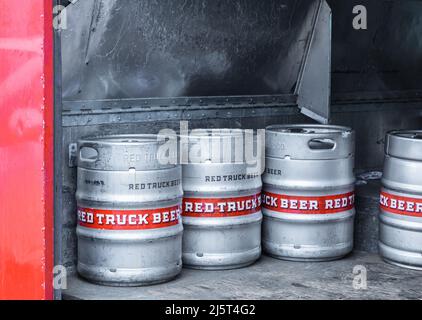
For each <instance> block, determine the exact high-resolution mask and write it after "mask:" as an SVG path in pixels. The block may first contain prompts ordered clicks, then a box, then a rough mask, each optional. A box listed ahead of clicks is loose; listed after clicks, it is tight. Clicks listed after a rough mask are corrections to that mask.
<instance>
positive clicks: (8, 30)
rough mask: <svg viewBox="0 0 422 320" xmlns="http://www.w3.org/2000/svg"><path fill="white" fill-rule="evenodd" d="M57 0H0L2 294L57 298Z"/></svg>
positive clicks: (0, 277) (0, 254)
mask: <svg viewBox="0 0 422 320" xmlns="http://www.w3.org/2000/svg"><path fill="white" fill-rule="evenodd" d="M52 7H53V5H52V0H31V1H10V0H0V182H1V185H0V299H51V298H52V292H53V290H52V265H53V28H52V26H53V23H52V14H53V12H52Z"/></svg>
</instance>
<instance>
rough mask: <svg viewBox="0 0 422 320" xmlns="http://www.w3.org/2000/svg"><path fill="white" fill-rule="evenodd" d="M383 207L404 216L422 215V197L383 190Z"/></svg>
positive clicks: (381, 198) (381, 201)
mask: <svg viewBox="0 0 422 320" xmlns="http://www.w3.org/2000/svg"><path fill="white" fill-rule="evenodd" d="M380 206H381V209H382V210H384V211H386V212H389V213H394V214H400V215H404V216H412V217H422V199H421V198H419V199H418V198H410V197H403V196H397V195H395V194H391V193H388V192H381V197H380Z"/></svg>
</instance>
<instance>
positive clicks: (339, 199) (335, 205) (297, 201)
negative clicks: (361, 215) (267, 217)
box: [262, 192, 355, 214]
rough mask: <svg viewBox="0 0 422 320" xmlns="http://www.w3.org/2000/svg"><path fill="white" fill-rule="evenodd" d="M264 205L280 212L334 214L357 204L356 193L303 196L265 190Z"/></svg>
mask: <svg viewBox="0 0 422 320" xmlns="http://www.w3.org/2000/svg"><path fill="white" fill-rule="evenodd" d="M262 206H263V207H264V208H265V209H268V210H272V211H276V212H280V213H293V214H334V213H339V212H343V211H347V210H352V209H353V208H354V206H355V193H354V192H349V193H344V194H336V195H327V196H319V197H303V196H292V195H281V194H275V193H269V192H264V193H263V194H262Z"/></svg>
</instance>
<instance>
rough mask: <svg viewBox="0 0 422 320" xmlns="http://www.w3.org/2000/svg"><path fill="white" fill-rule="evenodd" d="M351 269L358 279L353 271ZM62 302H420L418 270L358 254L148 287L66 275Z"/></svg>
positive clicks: (187, 274) (185, 277)
mask: <svg viewBox="0 0 422 320" xmlns="http://www.w3.org/2000/svg"><path fill="white" fill-rule="evenodd" d="M362 267H364V268H366V274H367V288H366V289H365V288H361V289H357V288H355V286H354V282H355V285H356V284H357V285H358V286H362V282H361V281H360V280H361V278H362V276H364V273H362V270H363V268H362ZM354 268H356V270H355V272H356V273H357V274H358V275H355V274H354V273H353V271H354ZM355 277H356V278H355ZM354 280H355V281H354ZM63 298H64V299H125V300H126V299H140V300H150V299H154V300H155V299H172V300H173V299H175V300H179V299H180V300H183V299H188V300H190V299H194V300H195V299H196V300H207V299H210V300H215V299H229V300H231V299H252V300H258V299H305V300H310V299H422V272H421V271H414V270H407V269H403V268H399V267H396V266H393V265H389V264H387V263H385V262H383V261H382V260H381V259H380V258H379V257H378V255H376V254H369V253H364V252H355V253H353V254H352V255H350V256H348V257H346V258H345V259H343V260H339V261H332V262H319V263H301V262H287V261H281V260H276V259H273V258H270V257H267V256H263V257H262V258H261V259H260V260H259V261H258V262H257V263H256V264H254V265H252V266H250V267H248V268H244V269H239V270H229V271H197V270H189V269H183V271H182V273H181V275H180V276H179V277H178V278H177V279H175V280H174V281H172V282H169V283H165V284H160V285H155V286H149V287H137V288H115V287H105V286H99V285H95V284H91V283H89V282H86V281H85V280H82V279H80V278H79V277H78V276H72V277H70V278H69V280H68V289H67V290H64V291H63Z"/></svg>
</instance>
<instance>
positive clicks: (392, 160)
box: [379, 131, 422, 270]
mask: <svg viewBox="0 0 422 320" xmlns="http://www.w3.org/2000/svg"><path fill="white" fill-rule="evenodd" d="M382 184H383V189H382V192H381V197H380V204H381V211H380V241H379V249H380V254H381V257H382V258H383V259H384V260H386V261H387V262H390V263H392V264H395V265H398V266H402V267H406V268H410V269H418V270H422V131H394V132H390V133H388V134H387V137H386V146H385V163H384V175H383V179H382Z"/></svg>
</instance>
